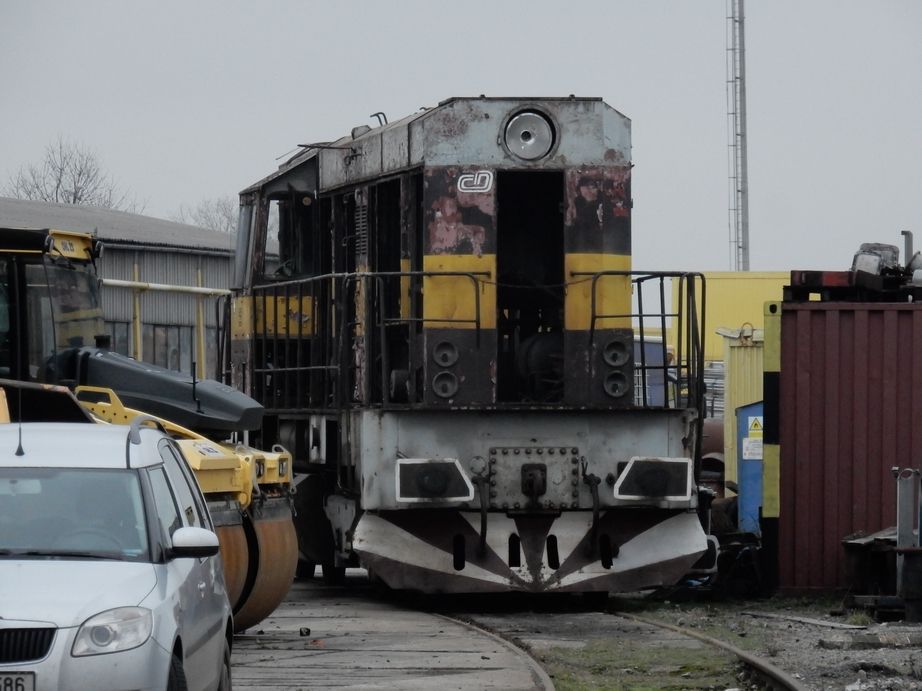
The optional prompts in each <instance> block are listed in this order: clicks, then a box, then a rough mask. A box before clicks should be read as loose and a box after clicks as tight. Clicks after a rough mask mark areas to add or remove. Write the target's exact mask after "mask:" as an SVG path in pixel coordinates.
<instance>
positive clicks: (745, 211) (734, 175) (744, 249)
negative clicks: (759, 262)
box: [727, 0, 749, 271]
mask: <svg viewBox="0 0 922 691" xmlns="http://www.w3.org/2000/svg"><path fill="white" fill-rule="evenodd" d="M743 3H744V0H727V132H728V143H729V149H730V150H729V158H730V180H729V183H730V184H729V191H730V266H731V268H732V269H733V270H734V271H749V172H748V167H747V155H746V36H745V24H744V18H743Z"/></svg>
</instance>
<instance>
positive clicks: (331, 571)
mask: <svg viewBox="0 0 922 691" xmlns="http://www.w3.org/2000/svg"><path fill="white" fill-rule="evenodd" d="M321 568H322V570H323V582H324V583H326V584H327V585H342V584H343V583H345V582H346V567H345V566H335V565H333V564H323V565H322V566H321Z"/></svg>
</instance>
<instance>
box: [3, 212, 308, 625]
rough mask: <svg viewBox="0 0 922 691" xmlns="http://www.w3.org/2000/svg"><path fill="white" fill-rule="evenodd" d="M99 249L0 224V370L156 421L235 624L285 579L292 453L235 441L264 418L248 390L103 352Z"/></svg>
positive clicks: (101, 412) (97, 412)
mask: <svg viewBox="0 0 922 691" xmlns="http://www.w3.org/2000/svg"><path fill="white" fill-rule="evenodd" d="M99 253H100V245H99V243H98V242H97V241H96V240H95V239H94V238H93V237H92V236H90V235H87V234H84V233H72V232H66V231H60V230H52V229H44V230H32V229H12V228H0V378H8V379H13V380H18V381H23V382H39V383H46V384H58V385H63V386H66V387H67V388H69V389H71V390H72V391H74V393H75V395H76V396H77V399H78V400H79V401H80V402H81V404H82V405H83V406H84V407H85V408H86V409H87V410H88V411H90V412H91V413H92V415H93V416H95V417H96V418H97V419H98V420H100V421H105V422H109V423H117V424H128V423H129V422H130V421H131V420H132V419H133V418H134V417H136V416H138V415H146V416H152V417H155V418H157V419H158V420H159V421H160V422H161V424H162V425H163V426H164V428H165V429H167V430H168V432H169V433H170V434H171V435H172V436H173V437H174V438H175V439H176V440H177V443H178V446H179V447H180V448H181V449H182V452H183V455H184V456H185V458H186V461H187V462H188V463H189V465H190V467H191V468H192V470H193V471H194V473H195V475H196V478H197V479H198V482H199V484H200V486H201V488H202V491H203V493H204V494H205V497H206V499H207V500H208V503H209V509H210V510H211V514H212V517H213V519H214V522H215V525H216V527H217V532H218V537H219V539H220V544H221V554H222V558H223V561H224V569H225V577H226V581H227V587H228V593H229V596H230V599H231V602H232V603H233V605H234V626H235V629H236V630H237V631H242V630H244V629H246V628H249V627H251V626H253V625H254V624H256V623H258V622H259V621H261V620H262V619H263V618H265V617H266V616H267V615H268V614H269V613H271V612H272V611H273V610H274V609H275V607H276V606H277V605H278V604H279V602H281V600H282V599H283V598H284V597H285V594H286V593H287V592H288V588H289V585H290V584H291V581H292V579H293V577H294V572H295V568H296V566H297V560H298V547H297V538H296V535H295V530H294V525H293V523H292V509H291V494H292V459H291V455H290V454H289V453H288V452H287V451H286V450H285V449H284V448H282V447H281V446H275V447H273V449H271V450H270V451H262V450H258V449H254V448H251V447H250V446H248V445H247V444H246V443H244V440H245V437H244V436H242V435H243V433H245V432H246V431H247V430H251V429H255V428H258V427H259V425H260V423H261V419H262V407H261V406H260V405H259V404H258V403H256V401H254V400H253V399H251V398H250V397H248V396H246V395H244V394H242V393H240V392H238V391H236V390H235V389H232V388H230V387H228V386H224V385H223V384H220V383H219V382H216V381H213V380H208V379H197V378H196V377H195V376H190V375H185V374H182V373H180V372H174V371H170V370H166V369H163V368H160V367H156V366H153V365H149V364H147V363H141V362H138V361H136V360H133V359H131V358H128V357H125V356H123V355H120V354H118V353H115V352H113V351H111V350H109V348H108V337H107V336H106V335H105V326H104V323H103V320H102V316H103V315H102V310H101V308H100V303H99V294H98V291H99V282H98V279H97V276H96V272H95V265H94V261H95V259H96V258H97V257H98V256H99Z"/></svg>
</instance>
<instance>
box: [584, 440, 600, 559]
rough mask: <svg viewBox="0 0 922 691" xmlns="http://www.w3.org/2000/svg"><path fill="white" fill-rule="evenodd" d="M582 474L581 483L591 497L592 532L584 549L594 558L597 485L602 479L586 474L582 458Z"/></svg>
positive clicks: (596, 527) (597, 539)
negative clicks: (585, 485) (587, 488)
mask: <svg viewBox="0 0 922 691" xmlns="http://www.w3.org/2000/svg"><path fill="white" fill-rule="evenodd" d="M580 465H581V466H582V473H583V482H584V483H585V484H587V485H588V486H589V493H590V494H591V495H592V530H591V531H590V532H589V546H588V547H587V549H586V555H587V556H588V557H589V558H590V559H593V558H595V548H596V545H597V544H598V542H599V484H600V483H601V482H602V479H601V478H600V477H599V476H598V475H593V474H592V473H588V472H586V470H587V468H588V466H589V463H588V462H587V461H586V459H585V457H583V458H582V460H581V464H580Z"/></svg>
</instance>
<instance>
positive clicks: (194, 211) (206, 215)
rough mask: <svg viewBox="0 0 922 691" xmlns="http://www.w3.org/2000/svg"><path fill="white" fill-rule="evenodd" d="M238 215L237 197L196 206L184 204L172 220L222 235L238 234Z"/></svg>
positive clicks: (217, 199)
mask: <svg viewBox="0 0 922 691" xmlns="http://www.w3.org/2000/svg"><path fill="white" fill-rule="evenodd" d="M237 213H238V212H237V199H236V197H233V196H225V197H215V198H214V199H203V200H202V201H200V202H199V203H198V204H196V205H195V206H189V205H188V204H183V205H182V206H180V207H179V211H177V212H176V213H175V214H173V217H172V218H173V220H174V221H177V222H178V223H188V224H189V225H193V226H199V227H200V228H210V229H211V230H217V231H219V232H222V233H236V232H237Z"/></svg>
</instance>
